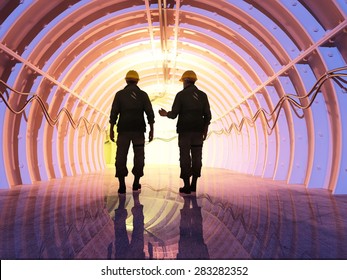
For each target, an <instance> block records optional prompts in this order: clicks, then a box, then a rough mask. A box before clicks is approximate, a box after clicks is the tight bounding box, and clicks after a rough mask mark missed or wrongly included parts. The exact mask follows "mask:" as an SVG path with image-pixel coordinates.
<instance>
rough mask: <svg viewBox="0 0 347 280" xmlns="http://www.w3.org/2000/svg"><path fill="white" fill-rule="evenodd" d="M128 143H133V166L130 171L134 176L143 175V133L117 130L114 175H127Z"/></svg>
mask: <svg viewBox="0 0 347 280" xmlns="http://www.w3.org/2000/svg"><path fill="white" fill-rule="evenodd" d="M130 143H132V145H133V151H134V166H133V169H132V173H133V174H134V176H135V177H142V176H143V168H144V166H145V135H144V133H143V132H119V133H118V137H117V153H116V164H115V165H116V177H126V176H127V175H128V168H127V158H128V152H129V146H130Z"/></svg>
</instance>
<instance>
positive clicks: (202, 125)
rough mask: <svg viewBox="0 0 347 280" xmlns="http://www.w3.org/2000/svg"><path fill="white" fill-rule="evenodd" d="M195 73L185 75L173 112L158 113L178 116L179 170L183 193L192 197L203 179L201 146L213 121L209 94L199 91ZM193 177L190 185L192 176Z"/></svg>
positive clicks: (162, 111) (171, 117)
mask: <svg viewBox="0 0 347 280" xmlns="http://www.w3.org/2000/svg"><path fill="white" fill-rule="evenodd" d="M196 80H197V76H196V74H195V73H194V72H193V71H191V70H188V71H186V72H184V73H183V75H182V77H181V79H180V81H181V82H183V90H182V91H180V92H178V93H177V95H176V97H175V100H174V102H173V105H172V109H171V111H169V112H167V111H166V110H164V109H163V108H162V109H160V110H159V114H160V115H161V116H163V117H164V116H167V117H168V118H170V119H175V118H176V117H177V115H178V121H177V133H178V146H179V149H180V168H181V174H180V178H182V180H183V182H184V186H183V187H182V188H180V189H179V191H180V192H181V193H186V194H190V193H191V192H195V191H196V182H197V179H198V178H199V177H200V176H201V167H202V146H203V141H204V140H205V139H206V136H207V132H208V126H209V124H210V121H211V110H210V104H209V102H208V98H207V95H206V93H204V92H203V91H201V90H199V89H198V88H197V87H196V85H195V82H196ZM191 176H193V178H192V181H191V183H190V177H191Z"/></svg>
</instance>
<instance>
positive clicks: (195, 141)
mask: <svg viewBox="0 0 347 280" xmlns="http://www.w3.org/2000/svg"><path fill="white" fill-rule="evenodd" d="M178 146H179V149H180V167H181V174H180V178H182V179H187V178H189V177H190V176H192V175H193V176H194V177H200V176H201V167H202V146H203V134H202V133H201V132H181V133H179V134H178Z"/></svg>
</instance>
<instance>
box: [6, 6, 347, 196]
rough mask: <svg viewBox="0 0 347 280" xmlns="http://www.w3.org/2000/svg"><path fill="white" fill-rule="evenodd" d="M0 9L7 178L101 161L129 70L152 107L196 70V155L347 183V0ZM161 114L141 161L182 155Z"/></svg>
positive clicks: (66, 171) (69, 172)
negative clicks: (199, 103) (201, 107)
mask: <svg viewBox="0 0 347 280" xmlns="http://www.w3.org/2000/svg"><path fill="white" fill-rule="evenodd" d="M0 9H1V16H0V62H1V63H0V80H1V84H0V89H1V99H0V131H1V137H0V187H1V188H5V189H6V188H11V187H13V186H16V185H21V184H32V183H33V182H36V181H41V180H49V179H53V178H62V177H65V176H75V175H78V174H84V173H90V172H95V171H99V170H102V169H103V168H105V157H104V144H105V142H107V141H108V140H109V139H108V118H109V111H110V105H111V104H112V100H113V97H114V94H115V92H117V91H118V90H119V89H121V88H122V87H124V75H125V73H126V72H127V70H129V69H136V70H137V71H138V72H139V73H140V83H139V85H140V87H141V88H142V89H144V90H145V91H146V92H148V94H149V96H150V98H151V100H152V104H153V106H154V108H155V110H157V109H159V108H161V107H164V108H167V109H170V106H171V104H172V101H173V99H174V96H175V93H176V92H177V91H179V90H180V89H181V87H182V85H181V84H180V83H179V82H178V79H179V77H180V75H181V74H182V73H183V71H185V70H187V69H193V70H194V71H195V72H196V73H197V75H198V81H197V85H198V87H199V88H200V89H202V90H204V91H205V92H206V93H207V94H208V96H209V100H210V105H211V110H212V114H213V119H212V123H211V126H210V129H209V136H208V139H207V140H206V142H205V145H204V158H203V164H204V166H209V167H215V168H226V169H230V170H234V171H237V172H241V173H246V174H249V175H252V176H259V177H263V178H269V179H273V180H281V181H286V182H288V183H289V184H301V185H303V186H304V187H307V188H324V189H327V190H329V191H331V192H332V193H334V194H346V193H347V151H346V144H345V143H347V124H346V120H347V117H346V105H347V104H346V103H347V94H346V83H345V80H343V79H345V77H346V69H345V66H346V58H347V50H346V47H345V46H346V43H347V40H346V38H347V36H346V30H347V22H346V11H347V4H346V3H345V1H342V0H341V1H322V2H319V4H318V3H317V2H316V1H308V0H306V1H304V0H303V1H260V0H255V1H226V2H223V3H222V2H221V1H207V0H206V1H194V0H181V1H179V0H178V1H149V0H144V1H143V0H136V1H121V0H118V1H107V0H106V1H102V2H100V1H75V0H65V1H50V2H49V1H43V0H39V1H9V0H4V1H1V3H0ZM156 119H157V121H156V126H155V141H153V143H151V144H148V145H147V152H146V153H147V154H146V162H148V163H167V164H177V161H178V155H177V143H176V142H175V141H176V138H175V137H176V133H175V122H172V121H171V122H169V120H159V116H158V115H156ZM107 143H108V142H107ZM111 150H114V149H111ZM158 151H160V153H159V155H158ZM163 154H164V155H165V156H162V155H163Z"/></svg>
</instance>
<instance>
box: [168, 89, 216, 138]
mask: <svg viewBox="0 0 347 280" xmlns="http://www.w3.org/2000/svg"><path fill="white" fill-rule="evenodd" d="M177 115H178V121H177V132H178V133H181V132H203V131H204V128H205V126H207V125H209V124H210V121H211V110H210V104H209V102H208V98H207V95H206V93H204V92H203V91H201V90H199V89H198V88H197V87H196V86H195V85H189V86H187V87H186V88H184V89H183V90H182V91H180V92H179V93H177V94H176V97H175V100H174V103H173V105H172V109H171V111H170V112H168V114H167V116H168V118H170V119H174V118H176V117H177Z"/></svg>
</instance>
